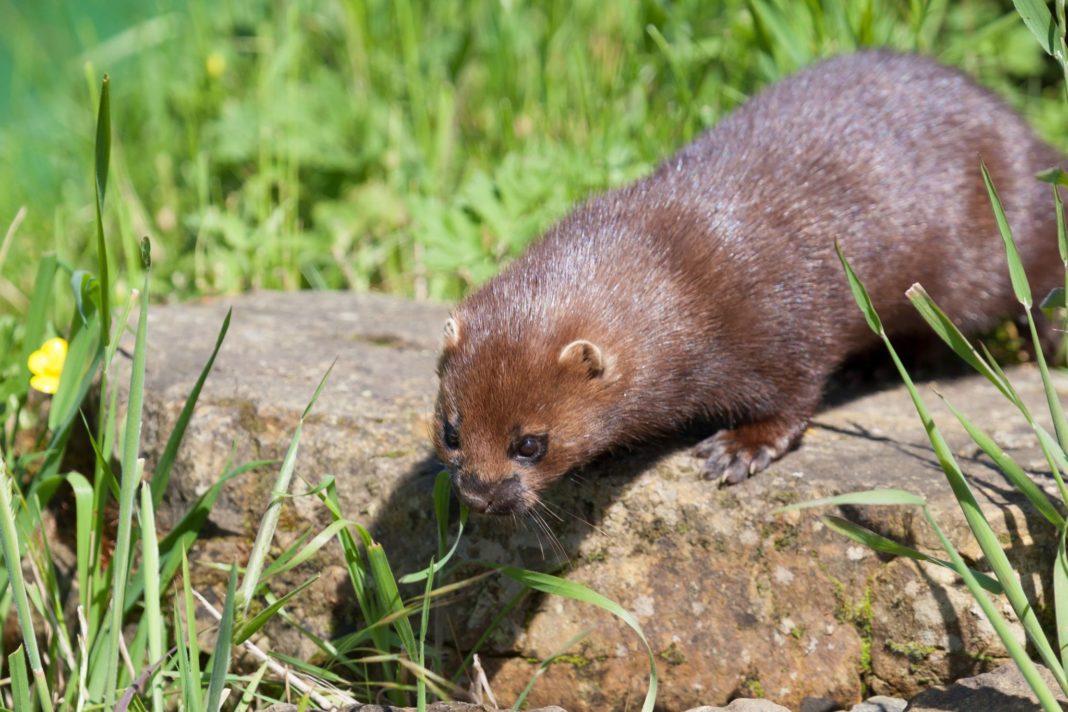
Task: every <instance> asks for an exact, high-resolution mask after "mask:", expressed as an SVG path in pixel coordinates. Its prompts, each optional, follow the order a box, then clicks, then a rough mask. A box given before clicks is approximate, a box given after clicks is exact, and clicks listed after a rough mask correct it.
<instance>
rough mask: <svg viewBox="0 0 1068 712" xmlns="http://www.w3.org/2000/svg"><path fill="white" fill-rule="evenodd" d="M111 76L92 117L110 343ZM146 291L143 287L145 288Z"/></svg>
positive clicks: (104, 316)
mask: <svg viewBox="0 0 1068 712" xmlns="http://www.w3.org/2000/svg"><path fill="white" fill-rule="evenodd" d="M110 85H111V79H110V78H109V77H108V75H106V74H105V75H104V81H103V84H102V86H101V88H100V109H99V111H98V112H97V117H96V171H95V177H96V255H97V270H98V274H97V279H98V280H99V283H100V318H101V323H102V324H103V328H102V333H103V339H104V344H105V345H107V344H109V343H110V342H111V297H110V294H111V280H110V279H109V278H108V245H107V240H105V239H104V194H105V193H106V192H107V186H108V163H109V161H110V160H111V101H110V98H109V97H110V93H111V92H110V90H109V86H110ZM146 293H147V290H146Z"/></svg>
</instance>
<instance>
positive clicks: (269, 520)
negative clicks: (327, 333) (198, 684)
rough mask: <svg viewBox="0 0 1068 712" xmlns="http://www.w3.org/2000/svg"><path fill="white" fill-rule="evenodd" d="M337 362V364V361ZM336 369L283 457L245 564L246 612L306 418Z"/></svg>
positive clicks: (242, 596)
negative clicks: (269, 499)
mask: <svg viewBox="0 0 1068 712" xmlns="http://www.w3.org/2000/svg"><path fill="white" fill-rule="evenodd" d="M334 363H336V361H335V362H334ZM333 368H334V364H333V363H332V364H330V368H328V369H326V373H324V374H323V377H322V378H321V379H320V380H319V385H318V386H317V387H316V388H315V393H313V394H312V397H311V400H310V401H308V406H307V407H306V408H305V409H304V412H303V413H302V414H301V416H300V420H299V421H298V422H297V427H296V429H295V430H294V431H293V437H292V439H291V440H290V442H289V449H288V450H287V451H286V456H285V458H284V459H283V460H282V468H281V469H280V470H279V471H278V478H277V479H276V480H275V483H274V489H272V490H271V501H270V503H269V504H268V505H267V511H266V512H265V513H264V515H263V521H262V523H261V524H260V530H259V532H257V533H256V541H255V542H253V544H252V553H251V554H249V559H248V565H247V566H246V567H245V578H244V580H243V581H242V583H241V592H240V594H239V597H240V601H241V611H242V613H245V612H247V611H248V607H249V604H250V603H252V597H253V595H254V594H255V592H256V588H257V586H258V585H259V580H260V572H262V571H263V564H264V561H265V560H266V558H267V552H268V550H269V549H270V547H271V541H272V540H274V530H275V528H276V527H277V526H278V517H279V515H280V514H281V513H282V502H283V501H284V500H285V497H286V495H287V494H288V492H289V485H290V483H291V482H292V480H293V470H294V468H295V467H296V464H297V450H298V449H299V447H300V437H301V433H302V432H303V429H304V419H305V418H306V417H307V416H308V413H310V412H311V409H312V406H313V405H315V401H317V400H318V399H319V394H320V393H322V391H323V386H324V385H326V380H327V379H328V378H329V377H330V372H331V371H332V370H333Z"/></svg>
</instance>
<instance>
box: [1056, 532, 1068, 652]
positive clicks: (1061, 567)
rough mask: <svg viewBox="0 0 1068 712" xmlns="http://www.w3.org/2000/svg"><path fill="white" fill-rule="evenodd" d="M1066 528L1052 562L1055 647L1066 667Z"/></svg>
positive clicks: (1067, 567) (1067, 578) (1067, 603)
mask: <svg viewBox="0 0 1068 712" xmlns="http://www.w3.org/2000/svg"><path fill="white" fill-rule="evenodd" d="M1066 531H1068V530H1066V529H1061V535H1060V537H1059V538H1058V542H1057V558H1056V559H1055V560H1054V562H1053V610H1054V612H1055V613H1056V615H1057V621H1056V622H1057V649H1058V651H1059V652H1060V654H1061V665H1064V666H1065V668H1068V554H1066V553H1065V536H1066Z"/></svg>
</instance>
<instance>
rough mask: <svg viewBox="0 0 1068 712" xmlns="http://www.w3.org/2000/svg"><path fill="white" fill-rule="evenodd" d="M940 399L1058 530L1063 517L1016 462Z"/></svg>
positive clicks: (1007, 476) (950, 404) (943, 399)
mask: <svg viewBox="0 0 1068 712" xmlns="http://www.w3.org/2000/svg"><path fill="white" fill-rule="evenodd" d="M939 397H941V398H942V402H943V403H945V404H946V407H947V408H949V411H950V412H951V413H953V415H955V416H956V418H957V420H958V421H959V422H960V424H961V425H963V426H964V429H965V430H967V431H968V435H969V436H971V439H972V440H974V441H975V444H976V445H978V446H979V447H981V448H982V449H983V452H985V453H986V454H987V455H988V456H989V457H990V459H991V460H993V461H994V464H995V465H997V467H998V469H999V470H1001V472H1002V474H1004V475H1005V478H1006V479H1008V480H1009V482H1011V483H1012V484H1013V485H1014V486H1015V487H1016V488H1017V489H1018V490H1020V491H1021V492H1023V494H1024V496H1026V497H1027V499H1028V500H1030V502H1031V504H1032V505H1033V506H1034V508H1035V509H1037V510H1038V511H1039V512H1040V513H1041V514H1042V516H1044V517H1045V518H1046V519H1047V520H1049V522H1050V523H1051V524H1052V525H1053V526H1055V527H1057V528H1058V529H1060V528H1061V526H1062V525H1063V524H1064V517H1062V516H1061V513H1060V512H1058V511H1057V508H1056V507H1054V506H1053V503H1052V502H1050V500H1049V497H1047V496H1046V493H1045V492H1043V491H1042V490H1041V489H1039V487H1038V485H1036V484H1035V483H1034V480H1032V479H1031V478H1030V477H1029V476H1028V475H1027V473H1026V472H1024V470H1023V468H1022V467H1020V466H1019V465H1017V464H1016V462H1015V461H1014V460H1013V459H1012V458H1011V457H1009V456H1008V455H1006V454H1005V451H1004V450H1002V449H1001V448H1000V447H998V444H997V443H996V442H994V439H993V438H992V437H990V436H989V435H987V434H986V433H985V432H983V430H982V429H980V428H979V427H978V426H976V425H975V424H974V423H973V422H972V421H970V420H969V419H968V418H967V417H966V416H965V415H964V414H963V413H961V412H960V411H959V410H957V409H956V408H955V407H954V406H953V404H952V403H950V402H949V401H948V400H946V399H945V397H944V396H941V394H940V395H939Z"/></svg>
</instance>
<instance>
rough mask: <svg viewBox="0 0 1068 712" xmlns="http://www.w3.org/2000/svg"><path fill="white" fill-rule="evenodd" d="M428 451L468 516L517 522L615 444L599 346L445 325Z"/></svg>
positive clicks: (614, 373)
mask: <svg viewBox="0 0 1068 712" xmlns="http://www.w3.org/2000/svg"><path fill="white" fill-rule="evenodd" d="M438 376H439V379H440V390H439V392H438V401H437V407H436V409H435V422H434V445H435V447H436V448H437V452H438V455H439V456H440V457H441V459H442V461H443V462H445V463H447V464H448V466H449V468H450V470H451V471H452V481H453V488H454V490H455V491H456V492H457V494H458V495H459V496H460V498H461V499H462V500H463V501H464V502H466V503H467V504H468V506H470V507H471V508H472V509H474V510H476V511H479V512H488V513H492V514H511V513H523V512H526V511H528V510H530V509H531V508H533V507H535V506H536V505H537V504H538V502H539V493H541V492H542V491H543V490H544V489H545V488H546V487H548V486H549V485H550V484H551V483H552V482H554V481H555V480H557V479H559V478H560V477H562V476H563V475H565V474H566V473H567V472H568V471H569V470H571V469H573V468H575V467H577V466H579V465H581V464H583V463H585V462H587V461H589V460H590V459H591V458H592V457H593V456H594V455H596V454H598V452H600V451H602V450H604V449H605V448H606V446H607V445H609V444H611V440H612V435H611V428H612V422H611V421H612V418H611V415H610V414H611V412H612V411H613V410H614V409H613V408H612V407H611V403H612V402H613V401H614V400H616V399H618V398H619V395H618V394H619V393H620V392H621V390H620V378H619V374H618V369H617V365H616V359H615V357H614V355H613V354H612V353H611V352H610V351H609V350H607V349H606V348H605V346H604V345H603V342H601V343H599V341H598V340H597V339H596V338H595V337H592V336H591V337H590V338H583V335H582V334H581V333H578V332H575V331H573V330H571V329H568V328H565V327H562V326H556V327H554V326H553V325H545V324H542V325H541V327H540V328H539V327H537V326H533V325H530V324H529V322H528V323H527V325H526V326H524V325H522V324H516V323H514V322H513V323H511V324H507V323H506V324H502V323H499V322H498V323H497V324H492V323H488V324H487V323H483V322H482V320H480V319H478V318H471V319H467V318H466V316H465V314H464V313H463V311H462V309H461V311H460V312H458V313H457V314H455V315H454V316H453V317H451V318H450V319H449V320H448V321H447V322H446V324H445V344H444V349H443V351H442V355H441V359H440V360H439V362H438Z"/></svg>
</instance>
